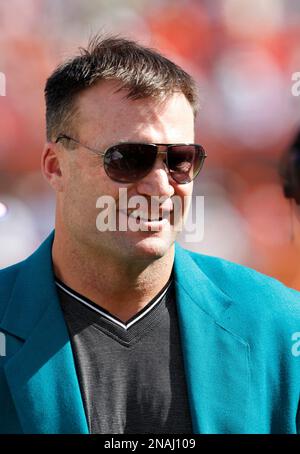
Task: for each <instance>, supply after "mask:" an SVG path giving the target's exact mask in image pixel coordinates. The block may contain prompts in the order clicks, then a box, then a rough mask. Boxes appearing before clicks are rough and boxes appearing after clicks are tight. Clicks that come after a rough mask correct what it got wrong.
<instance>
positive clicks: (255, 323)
mask: <svg viewBox="0 0 300 454" xmlns="http://www.w3.org/2000/svg"><path fill="white" fill-rule="evenodd" d="M53 238H54V232H52V234H51V235H50V236H49V237H48V238H47V239H46V241H45V242H44V243H43V244H42V245H41V246H40V248H39V249H38V250H37V251H36V252H35V253H34V254H33V255H32V256H30V257H29V258H28V259H26V260H25V261H23V262H21V263H18V264H16V265H14V266H12V267H9V268H6V269H4V270H2V271H0V332H1V340H2V348H1V355H2V356H0V432H1V433H6V434H7V433H35V434H38V433H42V434H58V433H60V434H75V433H79V434H87V433H88V425H87V420H86V416H85V411H84V406H83V401H82V396H81V393H80V388H79V384H78V379H77V375H76V371H75V365H74V358H73V354H72V349H71V345H70V339H69V336H68V331H67V328H66V324H65V321H64V318H63V315H62V311H61V309H60V304H59V300H58V297H57V293H56V287H55V283H54V276H53V269H52V258H51V247H52V242H53ZM174 277H175V291H176V304H177V307H178V317H179V328H180V335H181V341H182V349H183V358H184V367H185V373H186V380H187V387H188V397H189V405H190V411H191V417H192V423H193V430H194V433H202V434H204V433H205V434H229V433H230V434H232V433H234V434H245V433H247V434H248V433H260V434H265V433H267V434H268V433H298V432H299V430H300V429H299V427H300V424H299V423H300V418H299V411H298V409H299V394H300V393H299V391H300V356H299V357H298V356H297V348H295V338H296V337H297V334H296V335H295V334H294V333H297V332H298V334H299V337H300V333H299V332H300V294H299V293H298V292H296V291H294V290H291V289H289V288H287V287H285V286H284V285H283V284H281V283H279V282H278V281H276V280H274V279H272V278H269V277H267V276H264V275H262V274H260V273H257V272H255V271H254V270H251V269H248V268H246V267H243V266H240V265H236V264H233V263H230V262H227V261H225V260H221V259H218V258H214V257H209V256H204V255H200V254H196V253H192V252H190V251H187V250H185V249H183V248H181V247H180V246H179V245H178V244H176V249H175V263H174ZM293 334H294V337H293V338H292V336H293ZM295 336H296V337H295ZM3 340H5V350H6V351H4V348H3V347H4V346H3ZM296 347H297V346H296ZM295 352H296V354H295ZM293 353H294V354H293ZM4 354H5V356H4Z"/></svg>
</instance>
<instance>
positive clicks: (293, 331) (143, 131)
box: [0, 38, 300, 433]
mask: <svg viewBox="0 0 300 454" xmlns="http://www.w3.org/2000/svg"><path fill="white" fill-rule="evenodd" d="M45 93H46V105H47V143H46V145H45V148H44V151H43V156H42V170H43V174H44V176H45V177H46V179H47V180H48V182H49V183H50V185H51V186H52V188H53V189H54V190H55V193H56V201H57V205H56V223H55V231H54V232H53V233H52V234H51V235H50V237H49V238H48V239H47V240H46V241H45V242H44V243H43V244H42V245H41V247H40V248H39V249H38V250H37V251H36V252H35V253H34V254H33V255H32V256H31V257H29V258H28V259H27V260H25V261H24V262H22V263H19V264H17V265H15V266H13V267H10V268H7V269H5V270H3V271H1V273H0V330H1V333H2V335H3V336H5V342H6V345H5V347H6V354H5V355H3V356H2V357H1V358H0V360H1V363H0V364H1V367H0V403H1V409H2V411H1V412H0V429H1V432H2V433H297V432H298V431H299V420H298V405H299V391H300V359H299V358H297V345H296V344H295V342H296V341H297V339H298V338H297V333H298V331H299V330H300V299H299V294H298V293H297V292H295V291H293V290H291V289H288V288H286V287H285V286H283V285H282V284H280V283H279V282H277V281H276V280H274V279H271V278H268V277H266V276H263V275H261V274H259V273H257V272H255V271H253V270H250V269H248V268H245V267H241V266H239V265H235V264H233V263H229V262H226V261H224V260H221V259H218V258H213V257H208V256H202V255H199V254H195V253H192V252H189V251H187V250H185V249H183V248H181V247H180V246H179V245H178V244H177V243H176V242H175V239H176V235H177V228H176V226H177V224H180V221H182V220H184V219H185V217H186V213H187V209H188V205H189V203H186V204H185V203H184V201H185V200H190V197H191V195H192V189H193V179H194V178H195V177H196V176H197V173H198V172H199V171H200V169H201V166H202V164H203V161H204V158H205V153H204V150H203V148H202V147H201V146H200V145H194V116H195V114H196V111H197V94H196V88H195V84H194V82H193V80H192V78H191V77H190V76H189V75H188V74H187V73H185V72H184V71H183V70H182V69H181V68H179V67H178V66H176V65H175V64H173V63H172V62H170V61H169V60H167V59H166V58H164V57H162V56H161V55H159V54H158V53H156V52H154V51H152V50H149V49H147V48H144V47H142V46H140V45H138V44H137V43H134V42H131V41H127V40H123V39H120V38H107V39H102V40H101V38H95V39H94V40H93V41H92V43H91V44H90V46H89V48H88V49H87V50H84V51H82V53H81V54H80V55H79V56H77V57H75V58H73V59H71V60H68V61H67V62H66V63H64V64H63V65H61V66H60V67H58V68H57V69H56V71H55V72H54V73H53V74H52V75H51V76H50V78H49V79H48V81H47V85H46V90H45ZM155 144H156V145H155ZM157 144H159V145H157ZM167 145H168V146H167ZM124 190H126V197H127V199H126V200H128V204H127V205H126V206H125V208H124V203H123V195H124V194H123V192H122V191H124ZM103 197H104V198H105V200H110V201H111V200H112V201H113V202H114V203H111V204H108V205H109V206H108V207H106V208H107V214H108V215H110V214H111V213H113V209H114V208H115V217H116V219H117V221H116V223H114V222H111V223H110V226H109V227H110V228H107V229H105V228H103V222H102V220H103V218H101V213H103V211H101V210H99V208H104V205H102V202H103ZM134 197H140V198H142V200H144V201H146V202H151V201H152V199H153V198H154V200H155V198H159V205H158V210H157V212H156V214H153V210H151V209H150V208H149V209H148V208H147V206H146V208H145V205H143V204H141V205H143V207H142V208H141V207H140V206H139V207H134V206H133V204H132V203H131V202H132V200H133V199H134ZM134 200H135V199H134ZM130 201H131V202H130ZM178 201H179V202H180V201H182V205H181V207H182V210H181V211H179V213H180V215H179V218H178V211H177V215H176V216H175V206H176V204H178ZM149 206H150V205H149ZM149 206H148V207H149ZM99 216H100V217H99ZM110 219H112V218H110ZM132 221H135V225H137V226H139V228H138V229H136V228H129V227H130V225H133V223H132ZM124 225H125V228H124ZM113 227H115V228H113Z"/></svg>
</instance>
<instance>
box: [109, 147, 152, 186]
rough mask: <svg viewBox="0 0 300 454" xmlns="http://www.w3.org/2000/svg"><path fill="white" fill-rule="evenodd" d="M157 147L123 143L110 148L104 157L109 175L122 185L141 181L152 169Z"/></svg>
mask: <svg viewBox="0 0 300 454" xmlns="http://www.w3.org/2000/svg"><path fill="white" fill-rule="evenodd" d="M156 154H157V152H156V147H155V146H153V145H149V144H138V143H121V144H118V145H114V146H113V147H111V148H109V149H108V150H107V152H106V153H105V156H104V168H105V170H106V173H107V175H108V176H109V177H110V178H111V179H112V180H114V181H118V182H120V183H133V182H135V181H138V180H140V179H141V178H143V177H144V176H146V175H147V173H149V171H150V170H151V169H152V167H153V165H154V163H155V158H156Z"/></svg>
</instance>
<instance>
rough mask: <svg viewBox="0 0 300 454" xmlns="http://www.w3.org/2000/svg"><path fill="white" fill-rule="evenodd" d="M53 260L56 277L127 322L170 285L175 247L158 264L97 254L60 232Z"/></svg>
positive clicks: (57, 234) (54, 246) (54, 245)
mask: <svg viewBox="0 0 300 454" xmlns="http://www.w3.org/2000/svg"><path fill="white" fill-rule="evenodd" d="M52 258H53V265H54V272H55V274H56V276H57V277H58V278H59V279H60V280H61V281H63V282H64V283H65V284H66V285H68V286H69V287H70V288H72V289H74V290H75V291H77V292H78V293H80V294H82V295H83V296H85V297H86V298H89V299H90V300H91V301H93V302H94V303H95V304H98V305H99V306H101V307H103V308H105V309H106V310H108V311H109V312H110V313H111V314H113V315H115V316H116V317H118V318H119V319H120V320H122V321H124V322H126V321H127V320H128V319H129V318H131V317H133V316H134V315H135V314H136V313H138V312H139V311H140V310H141V309H142V308H143V307H145V306H146V305H147V304H148V303H149V301H151V299H152V298H154V297H155V296H156V295H157V294H158V293H159V291H160V290H161V289H162V288H163V287H164V286H165V285H166V283H167V282H168V280H169V278H170V275H171V272H172V267H173V262H174V246H173V247H171V248H170V249H169V250H168V251H167V253H166V254H165V255H164V256H163V257H161V258H158V259H157V258H156V259H155V260H153V259H152V260H151V259H147V260H146V259H144V258H143V259H140V258H139V259H136V258H135V259H134V258H133V257H131V258H129V259H128V258H126V259H125V258H124V257H121V258H117V257H114V256H112V255H109V254H105V253H104V252H103V253H102V254H101V252H98V253H97V254H96V253H95V251H94V250H93V249H88V248H87V247H86V246H85V247H84V246H82V244H79V243H77V242H76V240H74V239H71V238H70V237H69V238H68V239H67V240H66V238H65V237H64V238H62V236H61V235H60V234H59V231H56V233H55V238H54V243H53V248H52Z"/></svg>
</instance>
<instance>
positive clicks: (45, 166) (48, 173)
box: [41, 142, 64, 192]
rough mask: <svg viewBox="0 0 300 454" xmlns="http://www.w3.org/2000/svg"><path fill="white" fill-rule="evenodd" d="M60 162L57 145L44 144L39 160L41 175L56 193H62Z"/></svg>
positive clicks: (51, 143)
mask: <svg viewBox="0 0 300 454" xmlns="http://www.w3.org/2000/svg"><path fill="white" fill-rule="evenodd" d="M62 161H63V159H62V156H60V157H59V150H58V146H57V144H55V143H53V142H46V144H45V146H44V150H43V153H42V158H41V168H42V174H43V176H44V178H45V179H46V180H47V181H48V183H49V184H50V186H52V188H53V189H54V190H55V191H57V192H62V191H63V189H64V185H63V172H62Z"/></svg>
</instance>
